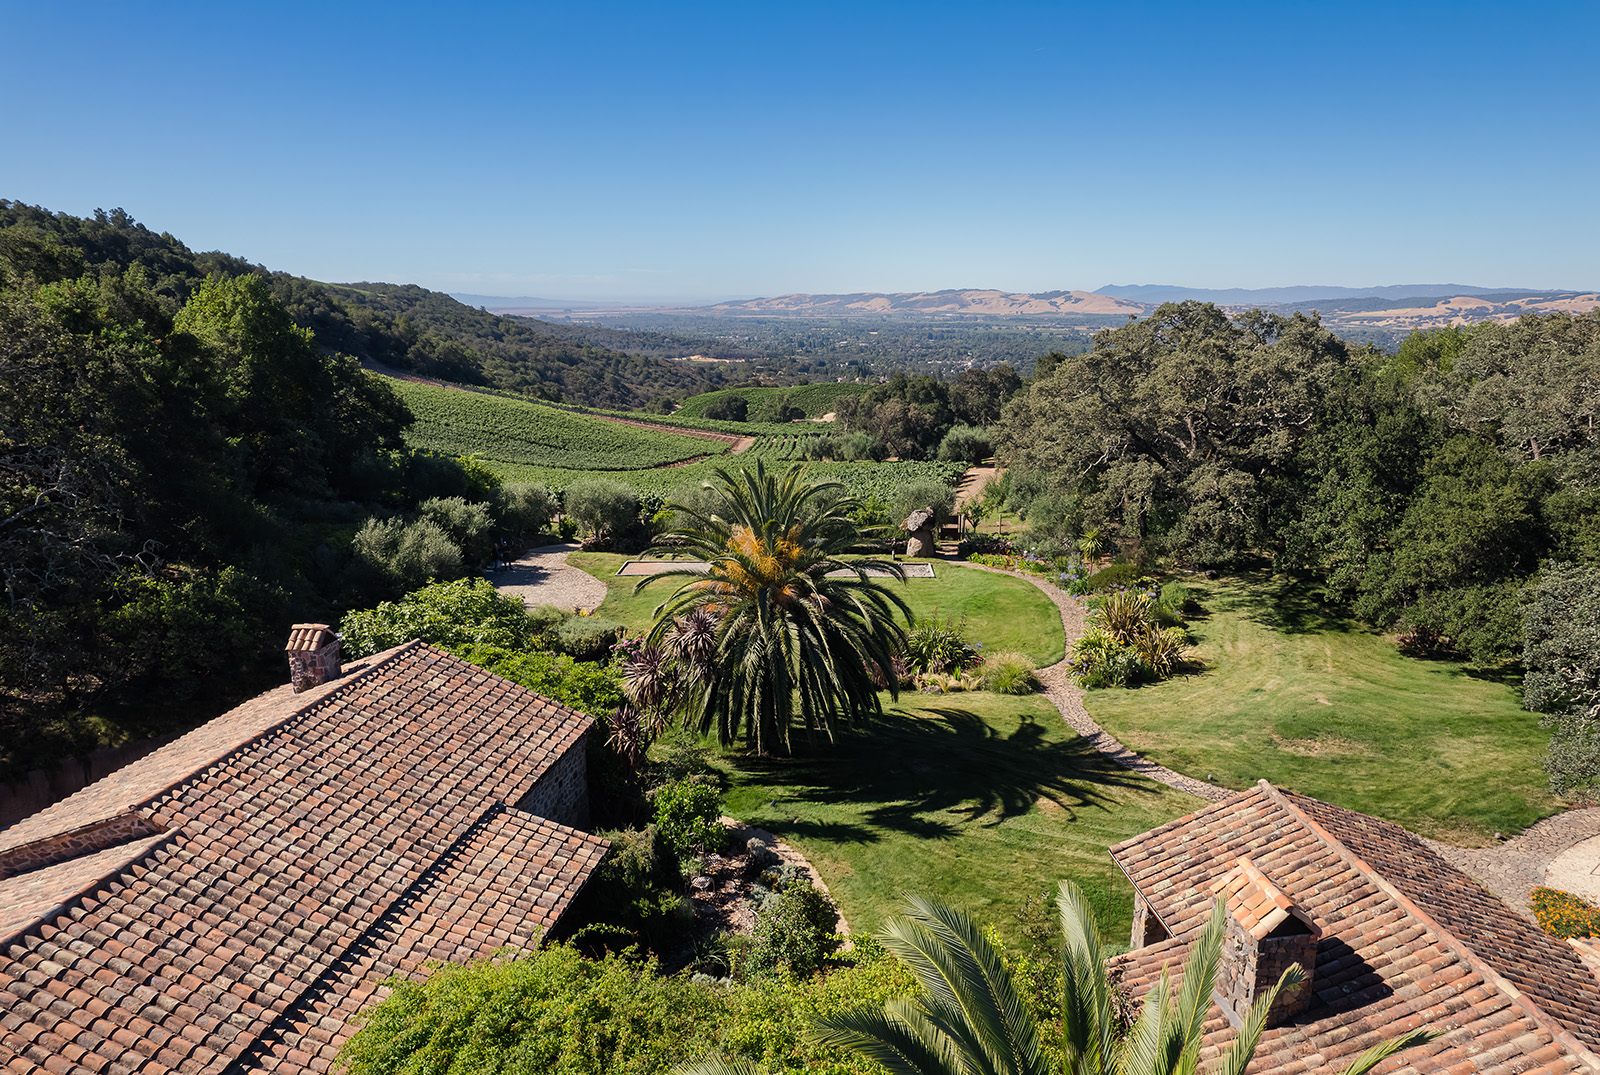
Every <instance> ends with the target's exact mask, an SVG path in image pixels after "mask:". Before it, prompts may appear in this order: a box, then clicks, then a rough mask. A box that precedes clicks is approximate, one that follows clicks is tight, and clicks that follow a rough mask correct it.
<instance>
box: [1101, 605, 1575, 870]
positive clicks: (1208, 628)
mask: <svg viewBox="0 0 1600 1075" xmlns="http://www.w3.org/2000/svg"><path fill="white" fill-rule="evenodd" d="M1191 585H1193V586H1194V588H1195V589H1196V590H1197V591H1198V592H1199V594H1200V600H1201V603H1202V604H1203V605H1204V606H1205V607H1206V609H1207V611H1208V613H1209V614H1208V615H1207V616H1205V617H1203V618H1198V619H1196V620H1194V621H1193V623H1192V631H1193V634H1194V635H1195V636H1196V637H1197V638H1198V641H1199V645H1198V647H1197V650H1196V653H1195V656H1197V657H1198V658H1199V659H1200V660H1201V661H1202V662H1203V665H1204V671H1201V672H1199V673H1198V674H1193V675H1187V676H1180V677H1178V678H1176V679H1173V680H1170V681H1168V682H1166V683H1161V684H1156V685H1153V686H1147V687H1142V688H1140V689H1138V690H1099V691H1091V692H1090V693H1089V695H1088V698H1087V705H1088V709H1089V713H1090V715H1091V716H1093V717H1094V718H1095V720H1097V721H1099V722H1100V723H1101V724H1102V725H1104V726H1105V727H1106V728H1107V729H1108V730H1109V731H1111V732H1112V733H1113V734H1114V735H1116V736H1117V737H1118V738H1119V739H1121V740H1122V741H1123V742H1124V743H1127V744H1128V746H1130V747H1132V748H1133V749H1135V750H1137V751H1139V752H1140V753H1143V754H1146V755H1148V756H1149V757H1151V758H1153V759H1155V760H1158V761H1160V762H1161V763H1162V764H1164V765H1167V766H1170V767H1171V768H1174V769H1177V770H1178V771H1179V772H1184V773H1189V774H1192V775H1194V776H1199V777H1205V778H1207V779H1213V774H1214V780H1215V782H1216V783H1220V784H1224V785H1226V786H1228V787H1233V788H1243V787H1246V786H1247V785H1249V784H1250V783H1252V782H1254V781H1255V780H1257V779H1260V778H1263V777H1264V778H1266V779H1267V780H1270V781H1272V782H1273V783H1275V784H1278V785H1281V786H1283V787H1287V788H1290V789H1292V790H1294V791H1300V792H1304V793H1305V794H1308V795H1313V796H1315V797H1317V798H1319V799H1324V800H1326V801H1328V802H1332V803H1337V804H1338V805H1340V806H1345V807H1349V808H1351V809H1354V810H1360V811H1362V812H1364V813H1369V814H1375V815H1377V816H1379V817H1383V818H1387V819H1388V820H1390V821H1394V822H1397V823H1398V824H1401V825H1404V826H1406V827H1407V828H1409V829H1411V830H1412V831H1414V832H1419V833H1422V834H1423V835H1426V836H1432V837H1434V838H1436V839H1441V840H1447V841H1450V842H1453V843H1457V844H1462V845H1465V846H1471V845H1474V844H1482V843H1484V842H1486V841H1487V840H1489V839H1491V838H1492V836H1493V834H1494V833H1496V832H1501V833H1505V834H1507V835H1510V834H1512V833H1515V832H1518V831H1520V830H1521V829H1523V828H1525V827H1527V826H1528V825H1529V824H1531V823H1533V822H1534V821H1536V820H1538V819H1539V818H1541V817H1544V816H1546V815H1548V814H1550V813H1553V812H1554V811H1555V810H1556V809H1557V808H1558V807H1559V804H1558V803H1557V802H1556V800H1555V799H1553V798H1552V797H1551V796H1550V795H1549V794H1548V793H1547V791H1546V790H1545V780H1544V774H1543V773H1542V771H1541V770H1540V768H1539V759H1540V757H1541V755H1542V754H1543V752H1544V748H1545V743H1546V741H1547V739H1548V736H1549V733H1548V732H1546V731H1544V730H1542V729H1540V727H1539V718H1538V716H1537V715H1536V714H1533V713H1528V712H1525V711H1524V710H1523V709H1522V708H1521V702H1520V692H1519V689H1518V684H1517V683H1516V682H1514V681H1511V680H1509V679H1508V678H1506V677H1501V676H1496V675H1493V674H1489V673H1484V672H1481V671H1474V670H1471V669H1468V668H1465V667H1463V666H1462V665H1461V664H1459V663H1457V662H1453V661H1424V660H1414V659H1410V658H1406V657H1403V656H1401V655H1400V653H1399V652H1398V651H1397V650H1396V648H1395V645H1394V642H1393V640H1392V639H1386V638H1383V637H1380V636H1378V635H1375V634H1373V633H1371V632H1369V631H1366V630H1363V629H1361V628H1360V627H1359V626H1357V625H1355V624H1353V623H1349V622H1347V621H1345V620H1343V619H1342V618H1340V617H1339V616H1337V615H1334V614H1330V613H1328V612H1327V610H1326V607H1325V606H1324V605H1323V604H1322V603H1321V602H1320V601H1319V594H1318V593H1317V592H1316V591H1315V590H1313V589H1311V588H1310V587H1308V586H1306V585H1305V584H1301V583H1296V582H1293V581H1290V580H1286V579H1283V578H1281V577H1277V578H1269V577H1267V576H1265V575H1256V576H1250V577H1247V578H1242V579H1230V580H1226V581H1222V582H1217V583H1209V584H1206V583H1201V584H1197V585H1196V584H1191Z"/></svg>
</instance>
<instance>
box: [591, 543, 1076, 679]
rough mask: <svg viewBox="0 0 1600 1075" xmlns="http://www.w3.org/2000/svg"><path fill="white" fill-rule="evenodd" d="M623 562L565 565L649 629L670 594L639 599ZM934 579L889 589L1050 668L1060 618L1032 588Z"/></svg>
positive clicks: (953, 566) (607, 559) (947, 569)
mask: <svg viewBox="0 0 1600 1075" xmlns="http://www.w3.org/2000/svg"><path fill="white" fill-rule="evenodd" d="M626 559H628V557H626V556H621V555H618V554H616V553H609V552H575V553H573V554H572V555H571V556H570V557H568V559H567V562H568V563H569V564H571V565H572V566H573V567H576V568H580V569H582V570H584V571H587V572H588V573H589V574H591V575H593V576H594V577H595V578H597V579H599V580H600V581H602V582H604V583H605V584H606V588H607V591H608V593H607V595H606V600H605V603H604V604H603V605H601V606H600V613H599V614H600V615H602V616H605V617H606V618H608V619H613V620H617V621H619V622H621V623H624V624H626V625H627V626H628V630H629V633H633V634H637V633H640V632H642V631H644V630H646V629H648V628H649V626H650V621H651V619H652V614H653V613H654V612H655V608H656V606H657V605H659V604H661V602H662V601H665V600H666V599H667V596H668V595H669V594H671V593H672V590H673V587H672V585H670V584H668V583H666V582H658V583H656V584H655V585H653V586H651V587H649V588H648V589H646V590H645V591H644V592H643V593H641V594H635V593H634V592H633V587H634V584H635V583H637V582H638V581H639V577H638V576H632V577H618V576H617V573H616V572H617V568H619V567H620V566H622V562H623V561H624V560H626ZM934 564H935V567H934V571H935V572H937V577H935V578H931V579H908V580H907V581H906V582H905V583H904V584H895V583H892V582H891V583H890V585H895V586H896V588H897V590H898V592H899V594H900V596H901V597H903V598H904V599H905V601H906V604H908V605H910V606H911V611H912V613H913V614H914V615H916V616H918V617H932V616H938V617H939V618H941V619H943V618H944V617H946V616H948V617H951V618H953V619H955V620H957V621H959V620H961V619H962V618H963V617H965V618H966V623H967V635H968V637H969V638H971V639H973V640H974V641H977V642H982V643H983V648H984V649H985V650H986V651H988V652H990V653H998V652H1000V651H1003V650H1016V651H1018V652H1021V653H1026V654H1027V655H1028V656H1030V657H1032V658H1033V659H1034V662H1035V663H1036V664H1038V665H1040V666H1041V667H1042V666H1044V665H1047V664H1054V663H1055V662H1056V661H1059V660H1060V659H1061V658H1062V656H1063V654H1064V653H1065V646H1064V637H1063V635H1062V633H1061V617H1060V614H1059V613H1057V612H1056V608H1055V606H1054V605H1052V604H1051V603H1050V599H1049V598H1048V597H1046V596H1045V595H1044V594H1042V593H1040V592H1039V590H1038V588H1037V587H1035V586H1034V585H1033V584H1031V583H1028V582H1024V581H1023V580H1022V579H1016V578H1011V577H1010V576H1008V575H995V574H992V573H990V572H986V571H976V570H974V569H972V568H970V567H966V566H963V565H961V564H957V563H951V562H949V561H945V560H936V561H934Z"/></svg>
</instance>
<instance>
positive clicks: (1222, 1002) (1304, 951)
mask: <svg viewBox="0 0 1600 1075" xmlns="http://www.w3.org/2000/svg"><path fill="white" fill-rule="evenodd" d="M1290 921H1294V920H1293V919H1291V920H1290ZM1302 929H1303V927H1302ZM1294 963H1298V964H1299V965H1300V968H1301V969H1302V970H1304V971H1305V972H1306V978H1305V981H1304V982H1302V983H1301V984H1300V985H1299V986H1297V987H1296V988H1294V989H1285V990H1284V991H1283V992H1281V993H1279V994H1278V999H1277V1000H1276V1001H1275V1002H1274V1003H1273V1005H1272V1008H1271V1009H1270V1010H1269V1012H1268V1014H1267V1025H1268V1026H1282V1025H1283V1024H1284V1023H1286V1022H1288V1021H1289V1020H1291V1019H1293V1018H1294V1017H1295V1016H1296V1015H1299V1014H1300V1013H1301V1012H1302V1011H1304V1010H1305V1008H1306V1005H1307V1004H1308V1003H1309V1002H1310V1000H1311V987H1312V985H1313V982H1312V975H1313V974H1314V972H1315V971H1316V966H1317V936H1316V934H1314V933H1312V932H1310V931H1309V930H1303V931H1295V932H1289V933H1287V934H1286V935H1276V931H1274V934H1270V935H1268V936H1266V937H1263V938H1262V939H1260V940H1259V941H1258V940H1256V938H1254V937H1252V936H1251V935H1250V933H1249V932H1248V931H1247V930H1246V929H1245V928H1244V926H1242V925H1240V923H1239V920H1238V919H1236V918H1234V917H1233V915H1231V914H1230V915H1229V916H1228V927H1227V931H1226V932H1225V933H1224V934H1223V937H1222V961H1221V963H1220V964H1219V965H1218V967H1217V985H1216V990H1215V991H1214V993H1213V999H1215V1000H1216V1002H1217V1007H1219V1008H1221V1009H1222V1014H1224V1015H1225V1016H1227V1017H1228V1022H1230V1023H1232V1024H1233V1025H1234V1026H1239V1025H1240V1024H1241V1023H1242V1022H1243V1021H1244V1018H1245V1016H1247V1015H1249V1014H1250V1008H1251V1006H1252V1005H1253V1004H1255V1002H1256V998H1257V997H1259V996H1262V995H1264V994H1265V993H1266V992H1267V991H1268V990H1270V989H1271V988H1272V987H1273V986H1274V985H1276V984H1277V981H1278V978H1279V977H1281V976H1282V974H1283V972H1284V971H1286V970H1288V969H1289V966H1290V965H1291V964H1294Z"/></svg>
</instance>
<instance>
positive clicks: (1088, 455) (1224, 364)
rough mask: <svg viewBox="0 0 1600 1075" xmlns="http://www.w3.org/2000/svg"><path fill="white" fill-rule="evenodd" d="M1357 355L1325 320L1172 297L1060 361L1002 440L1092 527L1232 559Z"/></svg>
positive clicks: (1008, 423) (1009, 419) (1259, 534)
mask: <svg viewBox="0 0 1600 1075" xmlns="http://www.w3.org/2000/svg"><path fill="white" fill-rule="evenodd" d="M1352 361H1353V360H1352V358H1351V355H1350V353H1349V349H1348V348H1347V347H1346V345H1345V344H1344V343H1343V342H1342V341H1341V340H1339V339H1338V338H1337V337H1336V336H1334V335H1333V334H1332V333H1330V332H1329V331H1327V330H1326V329H1324V328H1323V327H1322V326H1321V325H1320V324H1319V323H1318V322H1317V320H1316V319H1315V318H1307V317H1304V316H1300V315H1296V316H1294V317H1290V318H1285V317H1279V316H1277V315H1268V314H1261V313H1259V312H1258V313H1255V314H1251V315H1248V316H1246V317H1243V318H1240V319H1239V320H1237V321H1234V320H1230V319H1229V318H1228V317H1227V316H1226V315H1224V314H1223V313H1222V312H1221V311H1220V310H1218V309H1217V308H1216V307H1214V306H1210V305H1207V304H1203V303H1197V302H1185V303H1169V304H1168V305H1166V306H1163V307H1161V308H1160V309H1159V310H1157V311H1156V313H1155V314H1154V315H1152V316H1151V317H1150V318H1148V319H1146V320H1144V321H1138V322H1130V323H1129V324H1127V325H1126V326H1123V327H1122V328H1118V329H1113V330H1108V331H1106V332H1102V333H1100V334H1099V335H1098V336H1096V337H1095V340H1094V346H1093V347H1092V348H1091V349H1090V350H1089V351H1088V352H1086V353H1084V354H1082V355H1074V356H1065V357H1063V358H1062V359H1061V360H1059V361H1058V362H1056V363H1055V365H1054V368H1053V369H1052V370H1051V372H1050V373H1049V375H1048V376H1047V377H1044V378H1042V379H1040V380H1038V381H1036V382H1035V383H1034V384H1033V386H1032V387H1031V388H1030V389H1029V390H1028V391H1027V392H1025V393H1021V394H1019V395H1018V396H1016V397H1015V398H1014V399H1013V400H1012V401H1011V403H1010V405H1009V406H1008V407H1007V409H1006V413H1005V421H1004V422H1003V423H1002V424H1001V427H1000V430H999V436H998V439H997V443H996V448H997V450H998V451H999V452H1001V453H1002V454H1003V455H1005V456H1007V457H1009V458H1010V460H1011V462H1012V463H1013V464H1015V465H1017V466H1019V467H1021V468H1023V469H1024V470H1034V471H1038V472H1041V473H1042V474H1044V475H1046V476H1047V477H1048V484H1049V485H1050V486H1052V487H1053V488H1055V489H1056V490H1058V491H1060V492H1062V493H1065V494H1066V495H1067V496H1068V497H1069V498H1070V499H1069V504H1070V507H1069V508H1068V510H1069V511H1070V512H1071V513H1072V514H1073V516H1074V522H1075V523H1076V524H1078V525H1080V526H1082V527H1084V528H1087V527H1089V526H1098V527H1102V528H1105V529H1107V530H1109V531H1111V532H1114V533H1115V534H1117V535H1118V536H1120V537H1123V538H1125V539H1127V540H1129V541H1131V542H1142V543H1144V544H1147V545H1150V546H1153V547H1155V548H1157V549H1160V550H1163V551H1171V552H1173V553H1174V554H1177V555H1181V556H1183V557H1185V558H1188V559H1193V560H1197V561H1200V562H1207V563H1227V562H1231V561H1233V560H1236V559H1238V558H1239V557H1241V556H1243V555H1245V554H1246V553H1247V552H1249V550H1251V549H1252V547H1254V546H1256V545H1258V544H1259V543H1260V542H1261V541H1262V540H1263V538H1264V537H1265V536H1266V535H1265V534H1264V526H1265V524H1266V522H1267V520H1268V518H1269V517H1270V515H1269V505H1270V500H1271V495H1272V487H1273V485H1274V483H1275V482H1276V481H1278V480H1279V479H1281V478H1282V477H1283V476H1284V475H1285V474H1286V473H1287V472H1288V471H1289V469H1290V464H1291V462H1292V460H1293V458H1294V453H1295V450H1296V448H1297V447H1298V446H1299V444H1300V442H1301V441H1302V440H1303V439H1304V438H1305V437H1306V436H1307V435H1308V434H1309V433H1310V432H1311V431H1312V429H1313V428H1314V423H1315V421H1316V419H1317V417H1318V415H1319V413H1320V411H1321V408H1322V406H1323V404H1324V401H1325V400H1326V399H1327V397H1328V394H1329V392H1330V390H1331V389H1332V387H1333V386H1334V385H1335V384H1337V383H1338V381H1339V379H1340V377H1341V374H1342V373H1344V372H1345V371H1346V370H1347V369H1348V368H1349V367H1350V366H1351V364H1352Z"/></svg>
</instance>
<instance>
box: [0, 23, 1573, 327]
mask: <svg viewBox="0 0 1600 1075" xmlns="http://www.w3.org/2000/svg"><path fill="white" fill-rule="evenodd" d="M0 41H3V43H4V55H5V60H4V61H3V63H0V94H3V98H0V99H3V100H5V101H6V102H7V104H6V107H5V109H4V119H3V120H0V197H8V198H13V199H18V200H21V201H25V202H30V203H34V204H42V205H45V206H47V207H49V208H51V209H55V210H63V211H67V212H71V213H79V214H82V213H88V212H90V211H92V210H93V209H95V208H96V207H103V208H106V209H110V208H113V207H116V206H122V207H124V208H126V209H127V210H128V212H129V213H131V214H132V215H133V216H134V217H135V218H136V219H138V220H140V221H142V222H144V223H145V224H147V225H148V226H150V227H152V228H155V229H156V230H160V231H170V232H172V233H173V234H175V235H177V236H178V237H179V238H181V239H183V240H184V241H185V242H187V243H188V244H189V245H190V246H193V247H195V248H197V249H202V250H205V249H222V250H227V251H229V252H231V253H235V254H239V255H241V256H244V257H247V258H250V259H251V260H254V261H258V262H261V263H264V264H266V265H268V266H270V267H272V268H275V269H283V270H286V271H289V272H294V273H299V274H303V275H307V276H311V277H315V278H318V279H324V280H341V281H351V280H389V281H397V282H415V283H420V284H423V285H425V286H428V287H433V288H438V289H441V290H447V291H463V292H476V293H482V294H493V295H537V296H552V297H559V298H656V299H701V298H720V297H732V296H752V295H768V294H777V293H781V292H789V291H811V292H832V291H858V290H871V291H906V290H922V289H935V288H945V287H999V288H1005V289H1008V290H1016V291H1042V290H1053V289H1065V288H1079V289H1086V290H1087V289H1093V288H1096V287H1099V286H1101V285H1103V284H1108V283H1175V284H1185V285H1190V286H1196V287H1263V286H1274V285H1285V284H1342V285H1365V284H1376V283H1409V282H1453V283H1470V284H1482V285H1490V286H1524V287H1582V288H1595V287H1600V207H1597V206H1596V196H1597V194H1600V62H1597V60H1596V54H1597V49H1600V3H1595V2H1593V0H1584V2H1578V3H1550V4H1545V5H1532V4H1525V3H1524V4H1510V3H1501V4H1482V3H1450V4H1444V3H1440V4H1421V3H1405V2H1403V0H1396V2H1388V3H1381V4H1357V3H1294V2H1287V0H1282V2H1276V3H1262V4H1241V3H1226V2H1219V3H1210V4H1200V3H1148V4H1121V3H1104V2H1102V3H1098V4H1094V5H1089V4H1069V3H1055V4H1023V3H996V4H975V3H974V4H961V5H955V4H943V3H906V4H889V3H879V4H874V3H868V2H855V3H841V4H825V3H814V2H809V3H791V4H786V5H780V4H775V3H762V2H759V0H758V2H753V3H752V2H745V3H738V4H731V3H730V4H725V5H699V4H692V3H660V2H654V3H648V4H642V3H641V4H563V5H546V4H537V3H526V4H519V3H504V4H488V3H484V4H466V3H457V4H448V5H446V4H427V5H424V4H407V3H393V2H390V3H382V4H378V3H371V4H367V3H339V2H337V0H326V2H322V3H316V4H297V3H279V4H249V5H245V4H230V3H214V2H211V3H196V4H192V5H178V4H164V3H139V4H128V3H116V4H111V3H103V4H96V3H48V2H43V0H26V2H13V0H0Z"/></svg>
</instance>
